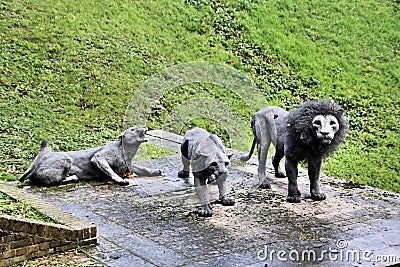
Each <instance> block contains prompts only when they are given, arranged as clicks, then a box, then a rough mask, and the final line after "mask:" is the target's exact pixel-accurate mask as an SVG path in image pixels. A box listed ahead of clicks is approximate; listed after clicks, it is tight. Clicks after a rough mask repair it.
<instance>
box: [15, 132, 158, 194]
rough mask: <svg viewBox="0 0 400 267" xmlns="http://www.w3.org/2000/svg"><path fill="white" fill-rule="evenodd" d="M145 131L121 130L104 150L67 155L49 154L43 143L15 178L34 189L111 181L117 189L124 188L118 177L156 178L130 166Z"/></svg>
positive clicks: (100, 148)
mask: <svg viewBox="0 0 400 267" xmlns="http://www.w3.org/2000/svg"><path fill="white" fill-rule="evenodd" d="M146 131H147V128H146V127H137V126H135V127H132V128H129V129H127V130H125V131H124V132H123V133H122V134H121V135H120V136H119V138H118V141H114V142H110V143H108V144H107V145H105V146H100V147H95V148H91V149H87V150H80V151H71V152H53V151H52V150H51V148H46V144H47V141H46V140H43V141H42V144H41V150H40V153H39V154H38V155H37V156H36V158H35V159H34V161H33V162H32V164H31V166H30V167H29V168H28V170H26V172H25V173H24V174H23V175H22V176H21V177H20V178H19V181H21V182H23V181H24V180H26V179H29V180H30V181H31V182H32V183H34V184H38V185H47V186H49V185H59V184H65V183H68V182H77V181H79V180H97V179H101V180H103V179H105V178H106V179H107V178H108V179H111V180H113V181H114V182H115V183H117V184H119V185H128V184H129V182H128V181H127V180H124V179H122V178H121V177H120V176H119V175H123V174H126V173H128V172H129V171H131V172H134V173H135V174H137V175H139V176H158V175H161V171H160V170H157V171H151V170H148V169H146V168H143V167H139V166H136V165H133V164H132V159H133V157H134V156H135V155H136V152H137V150H138V148H139V145H140V144H141V143H142V142H145V141H146V139H145V134H146Z"/></svg>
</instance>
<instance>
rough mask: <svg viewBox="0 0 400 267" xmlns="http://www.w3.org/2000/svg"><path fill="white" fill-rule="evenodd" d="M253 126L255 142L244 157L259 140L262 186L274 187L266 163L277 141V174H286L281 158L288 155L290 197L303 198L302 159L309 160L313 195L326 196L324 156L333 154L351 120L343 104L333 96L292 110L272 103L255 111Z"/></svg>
mask: <svg viewBox="0 0 400 267" xmlns="http://www.w3.org/2000/svg"><path fill="white" fill-rule="evenodd" d="M251 129H252V131H253V134H254V140H253V144H252V147H251V150H250V153H249V155H248V156H243V157H241V160H242V161H247V160H249V159H250V157H251V155H252V153H253V151H254V147H255V145H256V144H257V150H258V162H259V166H258V177H259V182H260V187H261V188H270V187H271V186H270V183H269V182H268V180H267V179H266V175H265V167H266V160H267V153H268V148H269V146H270V144H271V143H273V144H274V146H275V150H276V152H275V156H274V157H273V158H272V165H273V167H274V170H275V176H276V177H285V174H284V173H283V172H282V171H281V170H280V168H279V162H280V160H281V159H282V158H283V156H285V170H286V175H287V177H288V180H289V188H288V196H287V201H288V202H293V203H298V202H300V196H301V194H300V191H299V190H298V186H297V175H298V169H297V165H298V163H299V162H300V161H302V160H304V161H306V162H307V163H308V176H309V179H310V193H311V198H312V199H313V200H324V199H325V198H326V196H325V194H323V193H321V192H320V186H319V176H320V171H321V165H322V159H323V158H324V157H327V156H329V155H331V154H332V153H333V152H334V151H335V150H336V149H337V148H338V146H339V145H340V144H341V143H342V142H343V141H344V138H345V135H346V132H347V129H348V123H347V121H346V119H345V117H344V110H343V108H341V107H340V106H339V105H337V104H335V103H334V102H332V101H329V100H323V101H316V100H314V101H309V102H304V103H303V104H301V105H300V106H299V107H297V108H295V109H293V110H290V111H289V112H286V111H285V110H283V109H281V108H279V107H273V106H270V107H266V108H264V109H262V110H260V111H258V112H256V113H255V114H254V116H253V118H252V121H251Z"/></svg>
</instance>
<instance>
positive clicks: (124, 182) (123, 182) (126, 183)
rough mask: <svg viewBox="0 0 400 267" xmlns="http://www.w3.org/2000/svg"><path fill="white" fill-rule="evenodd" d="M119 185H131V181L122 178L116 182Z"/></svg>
mask: <svg viewBox="0 0 400 267" xmlns="http://www.w3.org/2000/svg"><path fill="white" fill-rule="evenodd" d="M116 183H117V184H118V185H129V182H128V181H127V180H120V181H117V182H116Z"/></svg>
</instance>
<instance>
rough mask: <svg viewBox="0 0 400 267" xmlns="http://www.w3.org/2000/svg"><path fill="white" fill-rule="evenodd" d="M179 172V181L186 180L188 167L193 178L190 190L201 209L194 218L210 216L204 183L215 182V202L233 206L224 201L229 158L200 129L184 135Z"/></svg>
mask: <svg viewBox="0 0 400 267" xmlns="http://www.w3.org/2000/svg"><path fill="white" fill-rule="evenodd" d="M181 152H182V163H183V170H181V171H180V172H179V173H178V177H180V178H188V177H189V169H190V167H191V170H192V173H193V176H194V186H195V190H196V193H197V196H198V197H199V198H200V202H201V208H200V210H199V211H198V215H199V216H201V217H210V216H212V210H211V203H210V197H209V192H208V187H207V184H208V183H212V182H216V183H217V185H218V189H219V202H220V203H221V204H222V205H224V206H232V205H234V204H235V201H234V199H233V198H230V197H228V184H227V181H226V179H227V177H228V167H229V165H230V160H229V158H230V156H231V154H228V153H227V150H226V148H225V146H224V145H223V143H222V141H221V139H220V138H219V137H218V136H216V135H215V134H210V133H209V132H207V131H206V130H204V129H201V128H194V129H192V130H189V131H187V132H186V134H185V136H184V138H183V143H182V145H181Z"/></svg>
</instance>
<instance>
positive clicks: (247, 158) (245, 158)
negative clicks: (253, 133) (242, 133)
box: [240, 137, 257, 161]
mask: <svg viewBox="0 0 400 267" xmlns="http://www.w3.org/2000/svg"><path fill="white" fill-rule="evenodd" d="M256 143H257V142H256V138H255V137H254V139H253V144H252V145H251V149H250V152H249V155H247V156H241V157H240V161H248V160H249V159H250V158H251V155H253V152H254V148H255V147H256Z"/></svg>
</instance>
